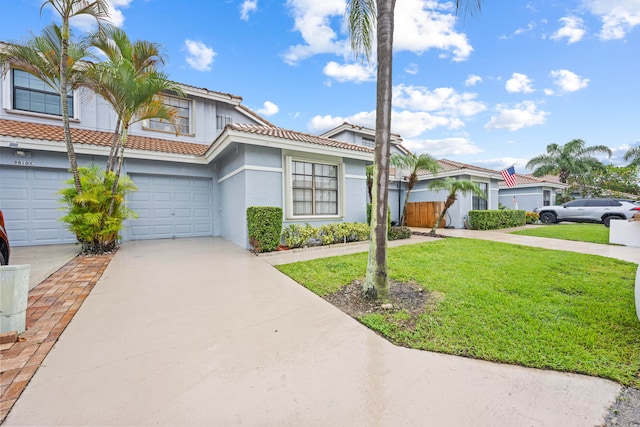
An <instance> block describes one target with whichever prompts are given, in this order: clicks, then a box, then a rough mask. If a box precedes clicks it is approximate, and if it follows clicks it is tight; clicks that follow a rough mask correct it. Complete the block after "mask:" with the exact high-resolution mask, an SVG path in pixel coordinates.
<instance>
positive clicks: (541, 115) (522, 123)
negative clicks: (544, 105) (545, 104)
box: [484, 101, 549, 131]
mask: <svg viewBox="0 0 640 427" xmlns="http://www.w3.org/2000/svg"><path fill="white" fill-rule="evenodd" d="M496 110H497V113H498V114H497V115H495V116H492V117H491V120H490V121H489V123H487V124H486V125H484V127H485V129H507V130H510V131H516V130H518V129H522V128H523V127H528V126H534V125H540V124H543V123H545V121H546V117H547V115H549V113H547V112H546V111H542V110H538V107H537V106H536V104H535V103H534V102H533V101H524V102H521V103H519V104H516V105H515V108H508V107H507V106H506V105H503V104H498V105H497V106H496Z"/></svg>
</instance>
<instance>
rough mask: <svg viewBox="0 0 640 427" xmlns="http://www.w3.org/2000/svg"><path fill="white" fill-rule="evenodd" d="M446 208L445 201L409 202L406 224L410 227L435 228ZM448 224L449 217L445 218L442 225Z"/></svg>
mask: <svg viewBox="0 0 640 427" xmlns="http://www.w3.org/2000/svg"><path fill="white" fill-rule="evenodd" d="M443 209H444V202H416V203H407V212H406V221H405V222H406V224H407V226H409V227H423V228H433V226H434V225H435V223H436V221H437V220H438V217H439V216H440V214H441V213H442V211H443ZM446 225H447V218H446V217H445V218H443V219H442V221H441V222H440V227H445V226H446Z"/></svg>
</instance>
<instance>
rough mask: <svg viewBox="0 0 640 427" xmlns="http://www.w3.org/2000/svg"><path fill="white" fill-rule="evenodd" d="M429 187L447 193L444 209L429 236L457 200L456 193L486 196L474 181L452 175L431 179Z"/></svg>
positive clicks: (433, 232)
mask: <svg viewBox="0 0 640 427" xmlns="http://www.w3.org/2000/svg"><path fill="white" fill-rule="evenodd" d="M429 188H430V189H432V190H445V191H446V192H447V193H448V194H447V200H445V202H444V209H443V210H442V212H441V213H440V216H439V217H438V220H437V221H436V224H435V225H434V226H433V228H432V229H431V233H430V234H431V236H435V234H436V230H437V229H438V226H439V225H440V222H442V220H443V218H444V216H445V215H446V214H447V211H448V210H449V208H450V207H451V206H452V205H453V204H454V203H455V201H456V200H458V193H462V194H464V195H466V194H469V193H471V194H473V195H475V196H478V197H482V198H483V199H485V198H486V197H487V196H486V195H485V194H484V191H482V190H481V189H480V187H478V185H477V184H476V183H474V182H473V181H469V180H468V179H455V178H452V177H447V178H444V179H438V180H435V181H431V182H430V183H429Z"/></svg>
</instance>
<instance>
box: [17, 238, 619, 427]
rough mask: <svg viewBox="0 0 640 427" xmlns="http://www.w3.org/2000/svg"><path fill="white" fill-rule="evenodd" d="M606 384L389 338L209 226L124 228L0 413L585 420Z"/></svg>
mask: <svg viewBox="0 0 640 427" xmlns="http://www.w3.org/2000/svg"><path fill="white" fill-rule="evenodd" d="M619 391H620V386H619V385H617V384H616V383H613V382H610V381H606V380H602V379H598V378H591V377H585V376H580V375H571V374H564V373H558V372H552V371H542V370H536V369H527V368H521V367H517V366H510V365H499V364H494V363H488V362H482V361H477V360H472V359H465V358H461V357H456V356H449V355H442V354H436V353H430V352H424V351H417V350H410V349H406V348H400V347H396V346H394V345H392V344H390V343H389V342H387V341H386V340H384V339H382V338H381V337H379V336H378V335H376V334H375V333H373V332H371V331H370V330H369V329H367V328H366V327H364V326H362V325H361V324H359V323H358V322H357V321H355V320H353V319H352V318H350V317H348V316H347V315H345V314H343V313H342V312H341V311H339V310H338V309H336V308H334V307H333V306H332V305H331V304H329V303H327V302H325V301H324V300H322V299H321V298H319V297H317V296H316V295H314V294H312V293H311V292H309V291H307V290H306V289H304V288H303V287H301V286H300V285H298V284H297V283H295V282H293V281H292V280H290V279H289V278H287V277H286V276H284V275H282V274H280V273H279V272H278V271H277V270H276V269H274V268H273V267H272V266H271V265H269V264H268V263H267V262H265V261H264V260H263V259H262V258H258V257H255V256H253V255H251V254H249V253H248V252H247V251H245V250H243V249H241V248H239V247H237V246H235V245H233V244H231V243H229V242H226V241H224V240H222V239H217V238H202V239H184V240H160V241H141V242H126V243H125V244H124V245H123V246H122V248H121V250H120V251H118V253H117V254H116V255H115V257H114V258H113V260H112V262H111V264H110V265H109V267H108V268H107V270H106V271H105V273H104V275H103V276H102V279H101V280H100V282H99V283H98V284H97V285H96V287H95V288H94V290H93V292H92V293H91V295H90V296H89V297H88V298H87V300H86V301H85V303H84V305H83V306H82V308H81V309H80V311H79V312H78V314H77V315H76V316H75V317H74V319H73V321H72V322H71V324H70V325H69V326H68V328H67V329H66V330H65V332H64V333H63V334H62V336H61V338H60V340H59V341H58V343H57V344H56V346H55V347H54V348H53V350H52V351H51V352H50V353H49V355H48V357H47V358H46V359H45V360H44V362H43V365H42V367H41V368H40V370H39V371H38V372H37V373H36V375H35V376H34V378H33V379H32V381H31V383H30V384H29V386H28V387H27V388H26V390H25V391H24V393H23V394H22V396H21V397H20V399H19V400H18V401H17V403H16V404H15V406H14V407H13V410H12V411H11V413H10V414H9V416H8V417H7V419H6V421H5V425H276V426H283V425H327V426H329V425H330V426H334V425H367V426H395V425H434V426H461V425H476V426H524V425H526V426H581V427H582V426H592V425H600V424H602V423H603V421H604V417H605V415H606V413H607V410H608V407H609V406H610V405H611V404H613V403H614V400H615V398H616V396H617V395H618V393H619Z"/></svg>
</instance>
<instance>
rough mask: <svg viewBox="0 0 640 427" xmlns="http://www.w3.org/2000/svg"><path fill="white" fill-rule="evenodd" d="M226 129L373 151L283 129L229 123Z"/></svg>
mask: <svg viewBox="0 0 640 427" xmlns="http://www.w3.org/2000/svg"><path fill="white" fill-rule="evenodd" d="M227 128H229V129H231V130H235V131H238V132H245V133H251V134H256V135H264V136H270V137H273V138H281V139H287V140H290V141H298V142H307V143H310V144H317V145H324V146H328V147H335V148H342V149H345V150H353V151H360V152H363V153H373V150H372V149H371V148H369V147H365V146H363V145H357V144H350V143H348V142H344V141H338V140H335V139H330V138H323V137H321V136H315V135H309V134H306V133H302V132H297V131H293V130H288V129H283V128H279V127H275V126H260V125H249V124H242V123H231V124H228V125H227Z"/></svg>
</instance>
